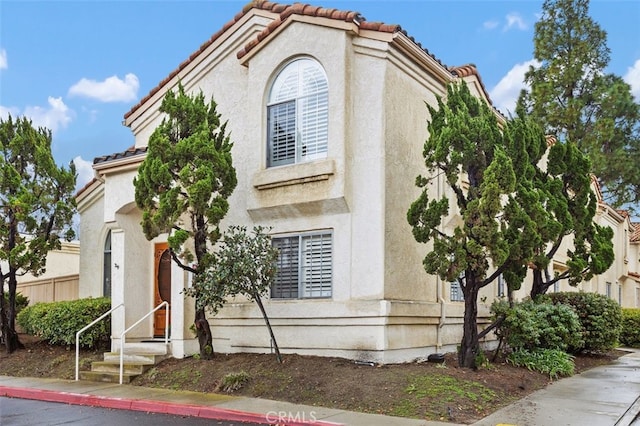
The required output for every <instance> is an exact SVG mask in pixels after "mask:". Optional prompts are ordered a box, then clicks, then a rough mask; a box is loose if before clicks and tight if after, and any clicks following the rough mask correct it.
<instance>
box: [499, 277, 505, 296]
mask: <svg viewBox="0 0 640 426" xmlns="http://www.w3.org/2000/svg"><path fill="white" fill-rule="evenodd" d="M498 297H504V278H503V277H502V274H500V275H498Z"/></svg>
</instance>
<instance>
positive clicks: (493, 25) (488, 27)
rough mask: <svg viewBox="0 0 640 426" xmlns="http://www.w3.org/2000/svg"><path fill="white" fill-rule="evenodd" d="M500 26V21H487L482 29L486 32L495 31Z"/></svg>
mask: <svg viewBox="0 0 640 426" xmlns="http://www.w3.org/2000/svg"><path fill="white" fill-rule="evenodd" d="M498 25H500V23H499V22H498V21H485V22H483V23H482V27H483V28H484V29H485V30H493V29H495V28H496V27H497V26H498Z"/></svg>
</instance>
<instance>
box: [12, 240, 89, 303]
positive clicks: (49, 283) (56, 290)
mask: <svg viewBox="0 0 640 426" xmlns="http://www.w3.org/2000/svg"><path fill="white" fill-rule="evenodd" d="M3 270H5V271H6V268H3ZM79 272H80V243H79V242H78V241H71V242H66V241H61V247H60V249H59V250H52V251H50V252H49V253H47V263H46V271H45V273H44V274H42V275H39V276H37V277H36V276H34V275H33V274H30V273H29V274H25V275H18V276H17V277H16V279H17V281H18V288H17V291H18V293H21V294H22V295H24V296H26V297H27V298H28V299H29V304H30V305H34V304H36V303H38V302H57V301H61V300H75V299H77V298H78V281H79Z"/></svg>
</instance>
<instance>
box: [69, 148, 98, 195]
mask: <svg viewBox="0 0 640 426" xmlns="http://www.w3.org/2000/svg"><path fill="white" fill-rule="evenodd" d="M73 163H74V164H75V165H76V173H78V180H77V181H76V191H77V190H79V189H80V188H82V187H83V186H85V185H86V184H87V183H89V182H91V180H92V179H93V176H94V174H93V163H92V162H90V161H87V160H83V159H82V157H80V156H77V157H75V158H74V159H73Z"/></svg>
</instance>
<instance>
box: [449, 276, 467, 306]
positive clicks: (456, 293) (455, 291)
mask: <svg viewBox="0 0 640 426" xmlns="http://www.w3.org/2000/svg"><path fill="white" fill-rule="evenodd" d="M449 284H450V285H451V288H450V293H449V300H450V301H452V302H464V294H463V293H462V287H460V283H459V282H458V280H455V281H451V282H450V283H449Z"/></svg>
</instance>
